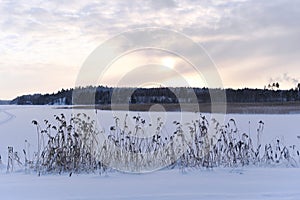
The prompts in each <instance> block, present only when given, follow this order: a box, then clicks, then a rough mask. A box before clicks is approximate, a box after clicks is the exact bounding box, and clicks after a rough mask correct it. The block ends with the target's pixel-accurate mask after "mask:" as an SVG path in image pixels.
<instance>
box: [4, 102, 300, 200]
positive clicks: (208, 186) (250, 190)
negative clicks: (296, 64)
mask: <svg viewBox="0 0 300 200" xmlns="http://www.w3.org/2000/svg"><path fill="white" fill-rule="evenodd" d="M76 112H81V111H80V110H77V111H76ZM60 113H65V115H66V116H68V115H70V114H71V113H72V110H71V109H54V108H52V107H49V106H1V107H0V155H1V157H2V162H3V165H2V166H1V172H0V197H1V199H300V190H299V185H300V169H299V168H238V169H228V168H227V169H219V168H218V169H213V170H193V171H188V172H187V173H185V174H182V173H181V172H180V171H179V170H178V169H173V170H161V171H157V172H154V173H150V174H138V175H137V174H123V173H108V175H107V176H103V175H102V176H99V175H97V174H89V175H73V176H72V177H68V176H67V175H60V176H59V175H44V176H41V177H38V176H37V175H36V174H33V172H32V173H31V174H26V173H25V172H24V171H16V172H14V173H9V174H7V173H6V164H7V154H8V151H7V147H8V146H13V147H14V149H15V151H17V152H19V155H20V157H22V150H23V148H24V146H25V140H27V141H28V142H29V143H30V145H31V146H30V150H31V151H32V152H31V153H33V152H34V151H36V140H37V133H36V127H35V126H33V125H32V123H31V121H32V120H33V119H35V120H38V121H40V122H42V121H43V120H44V119H48V120H50V121H51V120H52V119H54V117H53V116H54V115H55V114H60ZM113 114H114V115H117V116H118V117H120V118H121V119H122V118H124V116H125V114H126V113H125V112H118V113H113ZM140 114H141V115H142V116H143V117H144V118H145V119H146V120H147V121H148V122H149V123H150V122H151V119H152V122H151V123H153V124H154V123H155V119H156V118H157V116H161V117H162V118H163V119H164V120H165V123H166V129H167V132H172V131H174V125H173V121H174V120H180V117H182V115H180V114H179V113H154V114H151V115H149V114H148V113H140ZM129 115H130V117H132V116H134V115H137V113H130V114H129ZM184 117H186V118H184V121H188V120H191V119H194V118H195V117H197V116H196V114H195V113H186V114H185V115H184ZM97 118H98V119H99V124H100V125H101V126H102V128H103V129H105V131H108V129H109V127H110V126H111V125H113V123H114V120H113V118H112V112H111V111H98V113H97ZM231 118H233V119H235V121H236V123H237V127H238V129H239V131H240V132H241V133H242V132H246V133H247V134H248V133H250V136H252V138H253V140H254V143H255V140H256V137H255V136H256V130H257V127H258V122H259V121H260V120H262V121H263V122H264V123H265V127H264V132H263V135H262V143H269V142H272V141H274V140H276V138H279V139H280V140H281V141H284V143H285V144H286V145H296V146H297V147H300V139H298V138H297V136H300V127H299V124H298V123H299V122H300V114H293V115H239V114H230V115H226V116H225V122H226V121H228V120H229V119H231ZM121 121H122V120H121Z"/></svg>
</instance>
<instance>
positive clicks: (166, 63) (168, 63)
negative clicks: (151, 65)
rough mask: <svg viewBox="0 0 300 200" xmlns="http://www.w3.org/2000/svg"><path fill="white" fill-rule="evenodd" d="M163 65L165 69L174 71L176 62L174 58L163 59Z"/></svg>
mask: <svg viewBox="0 0 300 200" xmlns="http://www.w3.org/2000/svg"><path fill="white" fill-rule="evenodd" d="M162 64H163V66H165V67H168V68H170V69H174V67H175V64H176V61H175V60H174V59H173V58H170V57H166V58H163V59H162Z"/></svg>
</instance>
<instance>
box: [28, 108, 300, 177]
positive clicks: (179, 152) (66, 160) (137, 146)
mask: <svg viewBox="0 0 300 200" xmlns="http://www.w3.org/2000/svg"><path fill="white" fill-rule="evenodd" d="M54 117H55V120H54V123H50V122H49V121H48V120H44V122H42V123H39V122H38V121H36V120H34V121H32V123H33V124H34V126H36V130H37V151H36V152H35V154H34V156H33V159H30V158H29V153H28V151H29V150H28V149H24V154H25V167H26V169H27V170H30V169H33V170H35V171H37V172H38V174H46V173H70V175H71V174H72V173H91V172H100V173H103V172H107V170H110V169H117V170H120V171H127V172H142V171H150V170H153V169H159V168H162V167H172V168H179V169H181V170H184V169H188V168H190V169H201V168H214V167H229V168H232V167H244V166H257V167H262V166H271V167H274V166H285V167H298V164H299V158H300V157H299V151H298V150H297V148H296V146H295V145H292V146H286V145H285V144H284V142H283V141H282V140H281V139H275V140H274V141H271V142H270V143H267V144H262V141H261V137H262V134H263V131H264V122H263V121H259V122H258V128H257V132H256V134H252V135H250V133H246V132H241V131H240V130H239V129H238V127H237V124H236V121H235V120H234V119H230V120H229V121H228V122H227V123H225V124H220V123H219V122H218V121H217V120H215V119H212V120H208V119H207V118H206V117H205V116H204V115H202V114H199V115H198V118H197V119H194V120H192V121H190V122H189V123H187V124H182V123H180V122H178V121H174V122H173V125H172V126H173V130H174V131H173V132H172V133H171V134H170V133H168V132H167V131H166V128H165V124H164V123H163V122H162V120H161V119H160V118H157V121H156V124H148V123H147V122H146V120H145V119H143V118H142V117H141V116H140V115H136V116H133V118H132V121H133V122H134V124H133V126H129V125H128V120H129V119H128V118H129V116H128V115H126V117H125V119H124V121H123V122H120V119H119V118H118V117H115V118H114V124H112V125H111V126H110V127H108V128H107V129H106V130H105V131H101V132H100V131H99V130H98V129H97V125H96V122H95V121H94V120H92V119H91V118H90V117H89V116H88V115H87V114H84V113H79V114H76V115H72V116H71V118H70V119H69V120H67V119H66V117H65V116H64V115H63V114H61V115H55V116H54ZM149 126H152V127H153V129H151V130H154V132H153V133H150V134H149V133H148V135H151V136H150V137H140V136H141V135H145V133H146V132H147V130H148V129H147V127H149ZM253 138H256V140H257V141H256V143H253Z"/></svg>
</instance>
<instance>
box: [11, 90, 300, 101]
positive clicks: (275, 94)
mask: <svg viewBox="0 0 300 200" xmlns="http://www.w3.org/2000/svg"><path fill="white" fill-rule="evenodd" d="M222 92H223V93H225V94H226V99H220V102H224V101H225V100H226V101H227V102H230V103H257V102H295V101H299V100H300V92H299V88H294V89H290V90H280V89H279V88H278V89H276V90H274V89H273V88H272V89H266V88H265V89H250V88H244V89H218V88H216V89H209V88H205V87H204V88H190V87H176V88H175V87H174V88H166V87H160V88H125V87H124V88H120V87H115V88H114V87H105V86H97V87H95V86H88V87H78V88H74V89H62V90H60V91H58V92H57V93H52V94H33V95H23V96H19V97H17V98H15V99H13V100H12V101H10V102H9V103H10V104H17V105H26V104H27V105H28V104H30V105H72V104H81V105H89V104H96V105H106V104H111V103H115V104H118V103H120V104H122V103H130V104H147V103H150V104H156V103H158V104H177V103H210V102H211V95H212V94H214V93H222Z"/></svg>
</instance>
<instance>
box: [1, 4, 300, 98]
mask: <svg viewBox="0 0 300 200" xmlns="http://www.w3.org/2000/svg"><path fill="white" fill-rule="evenodd" d="M299 8H300V1H298V0H288V1H287V0H272V1H261V0H251V1H250V0H249V1H248V0H231V1H229V0H215V1H209V0H202V1H195V0H180V1H179V0H178V1H176V0H163V1H159V0H157V1H154V0H144V1H133V0H120V1H113V0H112V1H86V0H82V1H81V0H74V1H67V0H53V1H36V0H28V1H21V0H10V1H7V0H2V1H0V91H1V93H0V99H13V98H15V97H17V96H19V95H23V94H33V93H52V92H56V91H59V90H60V89H62V88H73V87H74V86H75V82H76V79H77V77H78V73H79V72H80V69H81V67H82V65H83V63H84V62H85V60H86V59H87V57H88V56H89V55H90V54H91V53H92V52H93V50H94V49H95V48H97V47H98V46H99V45H101V44H102V43H103V42H104V41H107V40H109V39H110V38H111V37H113V36H115V35H118V34H120V33H122V32H124V31H129V30H134V29H137V28H145V27H158V28H164V29H170V30H175V31H177V32H179V33H182V34H184V35H186V36H187V37H189V38H191V39H192V40H193V41H194V42H196V43H197V44H199V45H201V46H202V47H203V48H204V49H205V51H206V52H207V54H208V55H209V57H210V58H211V59H212V61H213V63H214V64H215V66H216V69H217V71H218V73H219V75H220V77H221V80H222V83H223V86H224V87H225V88H229V87H231V88H244V87H250V88H264V86H266V85H268V84H269V83H272V82H279V83H280V87H281V88H283V89H289V88H294V87H295V86H296V85H297V83H298V82H300V70H299V66H300V45H299V44H300V20H299V19H300V9H299ZM150 55H151V56H150ZM149 58H151V59H153V60H154V61H153V60H151V59H150V61H149ZM149 63H152V64H153V63H155V64H157V63H158V64H161V65H164V66H165V67H166V68H164V69H168V70H171V71H172V73H169V75H168V78H167V79H168V81H170V80H173V81H171V82H172V83H179V82H177V81H176V80H177V78H178V77H176V75H174V77H173V79H172V76H171V75H172V74H176V73H177V72H178V73H179V75H180V74H181V75H182V77H183V79H185V80H187V81H186V82H188V85H190V86H199V87H203V86H205V81H203V80H202V79H201V77H200V78H199V76H198V75H197V74H195V73H192V72H191V71H190V70H189V69H188V65H189V64H188V63H184V62H183V61H182V60H181V59H180V58H178V56H177V57H176V56H174V55H170V54H167V53H166V52H159V51H153V52H149V51H146V50H144V52H138V53H136V52H133V53H131V54H128V55H127V56H124V57H121V58H120V59H119V60H117V61H116V62H114V63H113V64H112V66H111V67H110V68H109V69H108V71H107V75H106V78H105V79H103V80H99V82H98V83H99V84H103V85H106V84H107V85H113V86H114V85H118V84H117V83H119V82H120V80H122V81H121V82H123V83H124V84H125V85H126V84H127V85H131V84H134V83H130V81H132V78H127V79H126V74H127V73H129V71H132V70H133V69H134V67H132V66H135V67H136V66H137V65H139V66H146V65H147V64H149ZM152 67H153V66H152ZM150 68H151V66H150ZM150 68H149V69H150ZM185 69H186V70H185ZM174 71H176V73H175V72H174ZM121 72H123V73H121ZM173 72H174V73H173ZM135 73H137V76H138V77H143V76H142V75H143V72H142V70H136V71H135ZM158 73H162V72H161V71H160V72H158ZM178 73H177V75H178ZM139 75H140V76H139ZM123 77H125V79H122V78H123ZM126 81H127V82H126ZM162 83H165V82H164V81H162ZM180 83H181V82H180ZM158 84H160V83H159V81H157V80H155V81H154V82H153V83H152V85H158ZM147 85H151V80H149V81H148V82H145V83H144V84H143V83H140V82H139V85H138V86H147Z"/></svg>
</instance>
